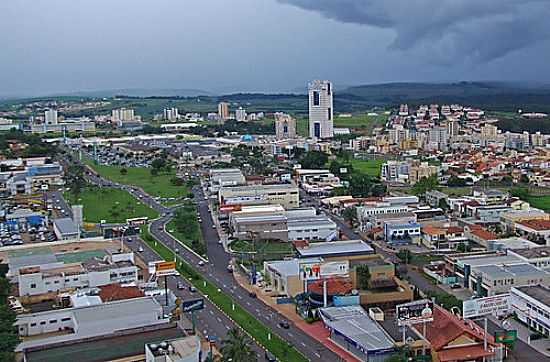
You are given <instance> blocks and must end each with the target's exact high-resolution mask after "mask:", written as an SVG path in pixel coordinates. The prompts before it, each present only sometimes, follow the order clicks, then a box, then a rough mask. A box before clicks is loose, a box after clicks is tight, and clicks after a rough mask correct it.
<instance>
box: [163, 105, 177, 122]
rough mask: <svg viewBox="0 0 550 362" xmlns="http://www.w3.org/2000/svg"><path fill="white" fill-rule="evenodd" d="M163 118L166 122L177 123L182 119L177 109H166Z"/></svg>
mask: <svg viewBox="0 0 550 362" xmlns="http://www.w3.org/2000/svg"><path fill="white" fill-rule="evenodd" d="M162 117H163V119H164V120H165V121H177V120H178V119H179V118H180V115H179V111H178V109H177V108H175V107H172V108H164V110H163V112H162Z"/></svg>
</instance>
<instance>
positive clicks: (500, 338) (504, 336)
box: [495, 329, 518, 344]
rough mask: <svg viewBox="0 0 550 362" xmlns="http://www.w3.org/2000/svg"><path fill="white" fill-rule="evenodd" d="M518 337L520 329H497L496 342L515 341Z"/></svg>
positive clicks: (509, 342)
mask: <svg viewBox="0 0 550 362" xmlns="http://www.w3.org/2000/svg"><path fill="white" fill-rule="evenodd" d="M516 339H518V331H517V330H515V329H512V330H509V331H504V330H500V331H495V342H496V343H506V344H511V343H514V342H515V341H516Z"/></svg>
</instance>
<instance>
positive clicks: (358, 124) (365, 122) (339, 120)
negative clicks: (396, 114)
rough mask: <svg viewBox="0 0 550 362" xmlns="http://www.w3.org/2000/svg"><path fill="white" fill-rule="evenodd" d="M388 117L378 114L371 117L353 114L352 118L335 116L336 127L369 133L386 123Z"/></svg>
mask: <svg viewBox="0 0 550 362" xmlns="http://www.w3.org/2000/svg"><path fill="white" fill-rule="evenodd" d="M387 119H388V116H387V115H385V114H378V115H377V116H369V115H367V113H358V114H353V115H352V116H351V117H338V115H335V116H334V127H346V128H359V129H362V130H364V131H368V132H369V133H370V132H372V130H373V129H374V128H376V127H381V126H383V125H384V124H385V123H386V120H387Z"/></svg>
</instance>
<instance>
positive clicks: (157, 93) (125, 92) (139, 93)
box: [51, 88, 214, 98]
mask: <svg viewBox="0 0 550 362" xmlns="http://www.w3.org/2000/svg"><path fill="white" fill-rule="evenodd" d="M213 95H214V94H213V93H211V92H208V91H205V90H201V89H146V88H128V89H104V90H93V91H78V92H71V93H62V94H55V95H51V97H58V96H71V97H90V98H111V97H115V96H128V97H196V96H213Z"/></svg>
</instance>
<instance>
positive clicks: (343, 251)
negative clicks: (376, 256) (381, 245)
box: [297, 240, 374, 257]
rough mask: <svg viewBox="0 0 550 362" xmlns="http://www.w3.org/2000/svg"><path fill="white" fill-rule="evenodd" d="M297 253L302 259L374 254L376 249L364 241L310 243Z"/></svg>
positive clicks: (298, 249)
mask: <svg viewBox="0 0 550 362" xmlns="http://www.w3.org/2000/svg"><path fill="white" fill-rule="evenodd" d="M297 251H298V254H299V255H300V256H301V257H313V256H331V255H350V254H372V253H374V249H373V248H372V247H371V246H370V245H369V244H367V243H365V242H364V241H362V240H344V241H333V242H322V243H310V244H309V246H308V247H305V248H297Z"/></svg>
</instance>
